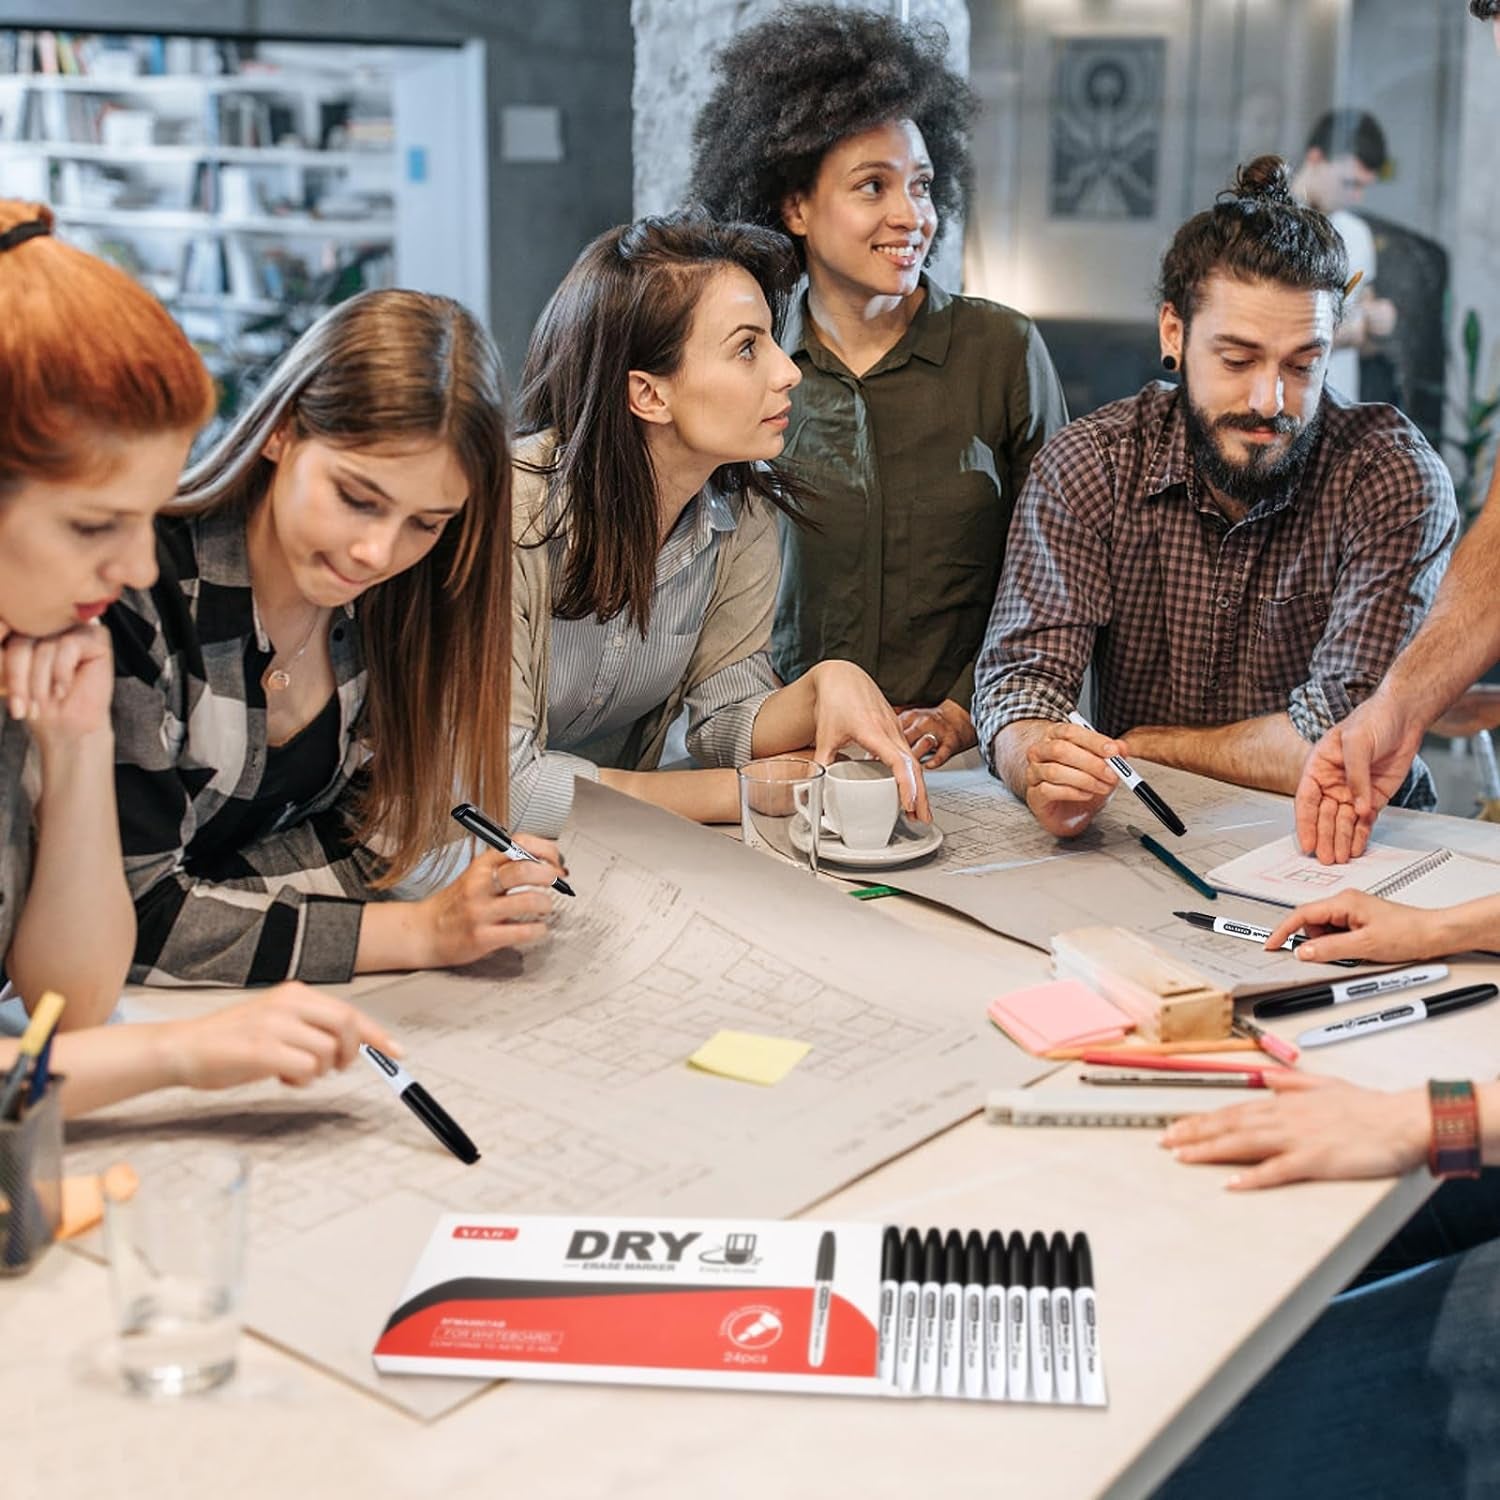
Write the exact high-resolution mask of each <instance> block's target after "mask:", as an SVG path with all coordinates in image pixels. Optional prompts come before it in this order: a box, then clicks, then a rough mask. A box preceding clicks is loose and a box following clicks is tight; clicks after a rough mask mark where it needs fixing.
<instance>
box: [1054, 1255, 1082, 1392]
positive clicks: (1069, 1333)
mask: <svg viewBox="0 0 1500 1500" xmlns="http://www.w3.org/2000/svg"><path fill="white" fill-rule="evenodd" d="M1048 1252H1049V1253H1050V1254H1051V1256H1052V1368H1053V1375H1054V1384H1055V1385H1056V1388H1057V1399H1058V1400H1059V1401H1065V1402H1067V1403H1068V1404H1069V1405H1071V1404H1072V1403H1073V1402H1075V1401H1077V1400H1078V1360H1077V1354H1076V1345H1075V1343H1074V1339H1073V1257H1072V1256H1071V1255H1070V1254H1069V1253H1068V1237H1067V1235H1065V1234H1064V1233H1063V1232H1062V1230H1060V1229H1059V1230H1058V1231H1057V1232H1056V1233H1055V1234H1054V1235H1053V1236H1052V1240H1051V1243H1050V1244H1049V1245H1048Z"/></svg>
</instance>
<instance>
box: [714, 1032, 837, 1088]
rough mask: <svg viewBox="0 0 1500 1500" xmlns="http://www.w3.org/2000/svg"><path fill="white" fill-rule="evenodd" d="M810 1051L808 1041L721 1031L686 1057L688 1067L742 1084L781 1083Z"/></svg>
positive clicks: (810, 1045)
mask: <svg viewBox="0 0 1500 1500" xmlns="http://www.w3.org/2000/svg"><path fill="white" fill-rule="evenodd" d="M811 1051H812V1043H811V1042H794V1041H792V1040H791V1039H790V1038H789V1037H784V1036H756V1035H755V1034H754V1033H753V1032H749V1031H721V1032H718V1033H717V1034H716V1035H714V1036H711V1037H710V1038H709V1039H708V1040H707V1041H706V1042H704V1044H703V1045H702V1046H701V1047H700V1048H699V1049H698V1050H697V1051H696V1052H695V1053H693V1055H692V1056H691V1057H690V1058H688V1066H689V1067H692V1068H701V1069H702V1070H703V1071H704V1072H705V1073H717V1074H718V1075H719V1076H720V1077H721V1078H737V1079H739V1080H740V1082H741V1083H759V1084H765V1085H769V1084H773V1083H780V1082H781V1080H782V1079H783V1078H785V1077H786V1075H787V1074H788V1073H790V1072H791V1071H792V1069H793V1068H795V1067H796V1066H797V1064H798V1063H799V1062H801V1061H802V1059H803V1058H804V1057H806V1056H807V1054H808V1053H809V1052H811Z"/></svg>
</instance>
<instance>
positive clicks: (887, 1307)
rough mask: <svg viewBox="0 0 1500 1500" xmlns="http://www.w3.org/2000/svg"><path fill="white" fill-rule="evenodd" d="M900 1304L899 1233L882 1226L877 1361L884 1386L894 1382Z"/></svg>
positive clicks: (897, 1230)
mask: <svg viewBox="0 0 1500 1500" xmlns="http://www.w3.org/2000/svg"><path fill="white" fill-rule="evenodd" d="M900 1305H901V1231H900V1230H899V1229H897V1228H896V1226H895V1225H894V1224H889V1225H887V1226H886V1231H885V1234H884V1236H883V1237H882V1239H881V1242H880V1362H879V1374H880V1379H881V1381H882V1382H883V1383H884V1384H886V1385H895V1383H896V1315H897V1309H898V1308H899V1307H900Z"/></svg>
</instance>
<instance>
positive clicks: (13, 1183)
mask: <svg viewBox="0 0 1500 1500" xmlns="http://www.w3.org/2000/svg"><path fill="white" fill-rule="evenodd" d="M60 1082H61V1080H60V1078H59V1077H58V1076H57V1075H56V1074H54V1075H53V1077H52V1079H51V1081H50V1082H49V1083H48V1085H47V1090H46V1092H45V1093H44V1094H43V1095H42V1097H41V1100H40V1101H39V1102H38V1103H36V1104H32V1105H29V1106H25V1107H23V1109H22V1112H21V1118H20V1119H19V1120H0V1276H19V1275H21V1273H22V1272H24V1271H29V1270H30V1269H31V1268H32V1266H33V1265H35V1264H36V1262H37V1261H38V1260H39V1259H40V1258H41V1254H42V1252H43V1251H44V1250H45V1249H46V1248H47V1246H48V1245H50V1244H51V1243H52V1239H53V1236H54V1235H55V1234H56V1233H57V1225H58V1221H59V1219H60V1218H61V1217H62V1143H63V1131H62V1105H61V1104H60V1102H59V1100H60V1098H61V1094H62V1090H61V1089H60V1088H59V1086H58V1085H59V1083H60Z"/></svg>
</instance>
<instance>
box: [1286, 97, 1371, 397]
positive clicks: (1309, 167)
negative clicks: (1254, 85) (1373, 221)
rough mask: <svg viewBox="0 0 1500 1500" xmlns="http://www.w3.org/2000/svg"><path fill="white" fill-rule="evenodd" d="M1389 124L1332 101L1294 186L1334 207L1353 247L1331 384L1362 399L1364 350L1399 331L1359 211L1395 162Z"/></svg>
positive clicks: (1302, 196) (1334, 218)
mask: <svg viewBox="0 0 1500 1500" xmlns="http://www.w3.org/2000/svg"><path fill="white" fill-rule="evenodd" d="M1388 160H1389V158H1388V156H1387V154H1386V145H1385V132H1384V131H1383V130H1381V128H1380V122H1379V121H1378V120H1377V119H1376V118H1375V117H1374V115H1370V114H1366V113H1365V112H1364V111H1363V110H1358V109H1331V110H1329V111H1328V112H1327V113H1326V114H1324V115H1323V116H1321V117H1320V118H1319V120H1318V122H1317V124H1316V125H1314V126H1313V128H1312V133H1311V134H1310V135H1309V136H1308V138H1307V150H1306V152H1305V154H1304V155H1303V158H1302V165H1301V166H1299V167H1298V168H1297V171H1296V173H1295V175H1294V176H1293V177H1292V192H1293V193H1295V194H1296V196H1297V197H1298V199H1299V200H1300V201H1301V202H1303V203H1307V204H1310V205H1311V206H1312V207H1313V208H1315V209H1317V210H1318V212H1319V213H1323V214H1327V216H1328V220H1329V222H1330V223H1331V224H1332V225H1333V227H1334V228H1335V229H1336V230H1338V232H1339V237H1340V238H1341V239H1342V240H1343V242H1344V249H1345V250H1346V251H1347V252H1348V254H1349V274H1350V275H1351V277H1353V276H1357V277H1358V278H1359V280H1358V282H1357V283H1356V284H1355V285H1354V287H1353V288H1352V289H1351V290H1350V293H1349V295H1348V297H1347V298H1346V299H1345V301H1344V316H1343V318H1342V319H1341V320H1340V322H1339V326H1338V328H1337V329H1336V330H1335V331H1334V335H1333V353H1332V354H1330V355H1329V356H1328V384H1329V385H1331V386H1332V387H1333V388H1334V390H1336V391H1338V392H1340V393H1341V394H1342V395H1344V396H1347V397H1348V398H1349V400H1351V401H1358V400H1359V357H1360V355H1361V354H1363V353H1364V352H1365V351H1366V350H1367V349H1369V348H1370V347H1372V344H1373V342H1374V341H1375V340H1377V339H1387V338H1389V337H1390V336H1391V334H1392V333H1394V332H1395V331H1396V306H1395V304H1394V303H1393V302H1391V301H1390V300H1389V298H1386V297H1379V296H1376V294H1375V267H1376V259H1375V236H1374V235H1373V234H1371V233H1370V226H1369V225H1368V224H1366V223H1365V221H1364V220H1363V219H1362V218H1360V217H1359V215H1358V214H1356V213H1354V212H1352V210H1353V208H1354V207H1356V206H1357V205H1358V204H1360V203H1361V202H1363V200H1364V196H1365V191H1366V189H1367V188H1369V186H1370V184H1371V183H1373V182H1376V181H1378V180H1379V178H1380V175H1381V173H1382V172H1383V171H1384V170H1385V169H1386V166H1387V163H1388Z"/></svg>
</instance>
